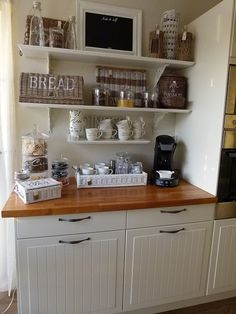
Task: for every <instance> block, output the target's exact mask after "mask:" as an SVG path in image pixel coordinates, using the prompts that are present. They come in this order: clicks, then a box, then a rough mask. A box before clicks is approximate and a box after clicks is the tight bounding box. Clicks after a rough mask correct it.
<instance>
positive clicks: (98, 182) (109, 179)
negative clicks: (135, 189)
mask: <svg viewBox="0 0 236 314" xmlns="http://www.w3.org/2000/svg"><path fill="white" fill-rule="evenodd" d="M75 178H76V182H77V188H78V189H81V188H96V187H97V188H99V187H119V186H142V185H147V173H146V172H143V173H140V174H106V175H100V174H99V175H82V174H80V173H79V172H76V174H75Z"/></svg>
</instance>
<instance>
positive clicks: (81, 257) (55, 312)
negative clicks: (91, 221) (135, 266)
mask: <svg viewBox="0 0 236 314" xmlns="http://www.w3.org/2000/svg"><path fill="white" fill-rule="evenodd" d="M124 236H125V231H112V232H100V233H91V234H77V235H67V236H56V237H44V238H43V237H42V238H32V239H20V240H18V241H17V249H18V272H19V273H18V280H19V286H18V298H19V313H21V314H46V313H48V314H80V313H87V314H88V313H96V314H99V313H103V314H105V313H106V314H111V313H119V312H121V311H122V289H123V260H124ZM84 239H89V240H86V241H84V242H81V243H78V244H67V243H60V241H68V242H71V241H79V240H84Z"/></svg>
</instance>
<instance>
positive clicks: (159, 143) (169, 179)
mask: <svg viewBox="0 0 236 314" xmlns="http://www.w3.org/2000/svg"><path fill="white" fill-rule="evenodd" d="M176 145H177V144H176V142H175V139H174V138H173V137H172V136H169V135H160V136H157V138H156V145H155V155H154V165H153V171H152V178H153V180H152V181H153V184H156V185H159V186H167V187H171V186H176V185H178V184H179V170H177V169H173V168H172V161H173V155H174V152H175V148H176Z"/></svg>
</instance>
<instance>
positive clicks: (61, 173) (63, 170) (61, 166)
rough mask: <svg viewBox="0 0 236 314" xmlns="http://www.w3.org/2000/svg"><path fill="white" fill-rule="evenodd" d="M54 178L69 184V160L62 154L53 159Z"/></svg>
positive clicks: (63, 183)
mask: <svg viewBox="0 0 236 314" xmlns="http://www.w3.org/2000/svg"><path fill="white" fill-rule="evenodd" d="M52 178H53V179H55V180H57V181H59V182H61V183H62V185H68V184H69V161H68V159H67V158H65V157H63V156H62V155H61V157H60V158H58V159H54V160H53V161H52Z"/></svg>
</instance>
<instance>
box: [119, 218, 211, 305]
mask: <svg viewBox="0 0 236 314" xmlns="http://www.w3.org/2000/svg"><path fill="white" fill-rule="evenodd" d="M211 231H212V222H200V223H193V224H183V225H172V226H168V227H158V228H143V229H142V228H140V229H133V230H128V231H127V246H126V261H125V276H124V310H135V309H139V308H145V307H148V306H155V305H160V304H164V303H170V302H175V301H179V300H184V299H189V298H192V297H198V296H203V295H204V294H205V292H206V279H207V267H208V260H209V255H210V240H211ZM166 232H175V233H166Z"/></svg>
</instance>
